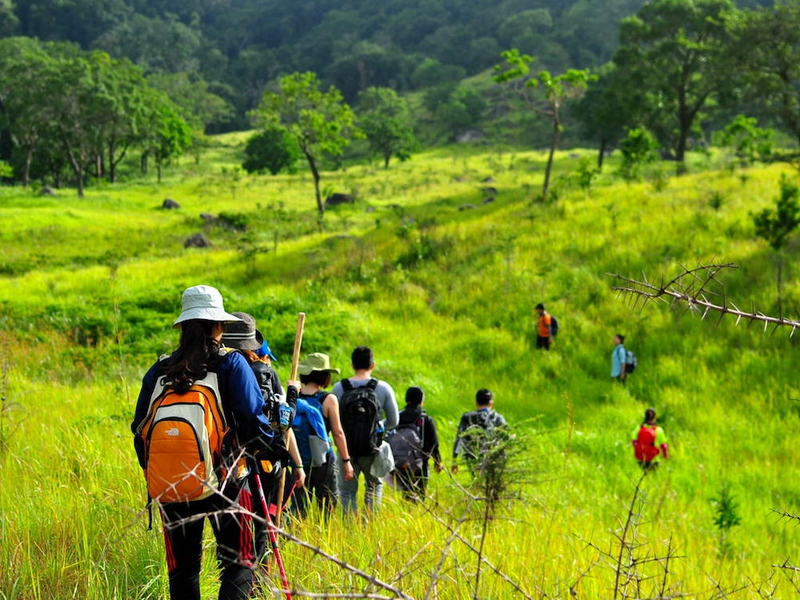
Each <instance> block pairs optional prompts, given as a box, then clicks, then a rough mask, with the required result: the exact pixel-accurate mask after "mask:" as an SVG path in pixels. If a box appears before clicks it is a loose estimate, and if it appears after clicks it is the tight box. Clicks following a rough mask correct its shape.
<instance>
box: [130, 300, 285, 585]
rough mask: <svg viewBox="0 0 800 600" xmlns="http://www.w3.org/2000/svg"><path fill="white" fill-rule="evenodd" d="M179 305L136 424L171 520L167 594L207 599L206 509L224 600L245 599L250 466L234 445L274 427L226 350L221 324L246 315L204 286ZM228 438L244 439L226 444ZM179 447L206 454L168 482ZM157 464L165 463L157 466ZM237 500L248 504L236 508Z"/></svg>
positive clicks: (249, 565) (139, 446)
mask: <svg viewBox="0 0 800 600" xmlns="http://www.w3.org/2000/svg"><path fill="white" fill-rule="evenodd" d="M181 305H182V310H181V313H180V316H179V317H178V318H177V319H176V320H175V322H174V323H173V327H175V328H180V329H181V339H180V343H179V345H178V348H177V349H176V350H175V351H174V352H173V353H172V354H170V355H169V356H166V357H162V358H161V359H160V360H159V361H158V362H156V363H155V364H154V365H153V366H152V367H150V369H149V370H148V371H147V374H146V375H145V376H144V378H143V380H142V389H141V391H140V393H139V399H138V402H137V404H136V413H135V416H134V419H133V423H132V424H131V429H132V431H133V432H134V434H135V436H136V437H135V438H134V446H135V447H136V452H137V455H138V457H139V462H140V464H141V465H142V467H143V468H144V469H145V476H146V479H147V481H148V493H149V494H150V496H151V497H152V498H153V500H154V501H156V503H157V504H158V506H159V508H160V513H161V519H162V522H163V524H164V539H165V546H166V552H167V569H168V572H169V588H170V597H171V598H172V599H173V600H200V565H201V557H202V548H203V546H202V543H203V523H204V521H205V516H207V517H208V519H209V521H210V522H211V527H212V529H213V530H214V535H215V537H216V540H217V559H218V562H219V566H220V569H221V573H220V590H219V598H220V599H221V600H240V599H242V600H243V599H245V598H248V597H249V596H250V592H251V589H252V585H253V564H254V562H253V561H254V552H253V539H252V523H251V517H250V512H251V510H252V508H251V507H252V499H251V495H250V491H249V489H248V486H247V485H246V483H245V482H246V479H245V477H244V476H245V475H246V473H245V472H244V471H240V470H239V469H238V468H237V467H238V465H237V463H236V460H235V457H233V454H232V453H233V452H234V450H233V448H234V447H236V446H238V448H236V449H237V450H239V451H241V448H257V447H258V446H259V445H260V442H259V440H263V439H264V438H265V437H266V438H269V437H270V436H271V435H272V432H271V429H270V426H269V423H268V422H267V419H266V417H265V416H264V415H263V413H262V408H263V404H264V400H263V397H262V395H261V390H260V389H259V387H258V383H257V382H256V378H255V376H254V375H253V371H252V370H251V369H250V366H249V365H248V364H247V360H245V358H244V357H243V356H242V355H241V354H239V353H238V352H225V351H224V350H220V339H221V337H222V333H223V330H224V324H225V323H230V322H235V321H238V320H239V319H238V318H237V317H235V316H234V315H232V314H230V313H228V312H226V311H225V309H224V307H223V302H222V296H221V295H220V293H219V291H218V290H216V289H215V288H213V287H211V286H207V285H197V286H193V287H190V288H188V289H186V291H184V292H183V297H182V299H181ZM209 390H211V392H213V394H208V391H209ZM176 398H177V401H176V400H175V399H176ZM197 398H201V399H200V400H196V399H197ZM203 398H205V400H203ZM215 410H216V411H217V412H216V413H215V412H214V411H215ZM197 411H199V415H200V416H199V417H197V414H198V412H197ZM209 414H212V417H213V418H211V417H209ZM198 431H202V434H200V433H198ZM187 432H188V433H187ZM223 439H224V443H223V441H222V440H223ZM230 439H236V441H237V442H238V444H233V445H231V444H229V443H228V440H230ZM171 444H172V445H171ZM193 444H195V445H196V447H195V446H193ZM215 444H217V445H215ZM231 446H232V447H231ZM176 448H179V449H180V451H181V452H184V454H183V455H181V456H188V454H186V452H188V451H187V450H186V448H191V449H192V451H193V452H195V454H193V455H191V456H198V455H199V458H198V459H196V461H195V462H196V465H195V466H194V467H192V466H191V464H186V463H187V462H188V463H191V462H192V461H190V460H186V459H185V458H184V459H183V463H182V464H183V468H184V469H185V470H186V469H188V470H187V471H186V472H185V473H184V474H183V475H182V476H180V475H179V477H178V479H175V478H174V477H173V479H171V480H170V479H169V478H168V477H167V476H165V475H164V474H163V473H167V472H168V470H169V468H170V467H169V461H170V460H175V459H171V457H172V456H174V455H176ZM204 448H205V451H204ZM215 448H216V449H215ZM198 449H199V450H198ZM209 455H210V456H211V457H213V460H208V459H209ZM232 457H233V458H232ZM212 462H213V466H211V467H209V464H211V463H212ZM157 469H163V470H164V471H163V472H162V473H161V474H154V471H156V470H157ZM202 469H206V470H205V471H203V470H202ZM198 471H199V472H200V473H199V474H198ZM165 481H166V482H168V485H166V486H165V485H162V484H163V483H164V482H165ZM223 482H224V485H222V483H223ZM159 486H161V487H159ZM162 488H163V489H162ZM154 490H156V491H157V493H154ZM237 506H238V507H241V509H242V510H241V511H237V510H231V508H232V507H237Z"/></svg>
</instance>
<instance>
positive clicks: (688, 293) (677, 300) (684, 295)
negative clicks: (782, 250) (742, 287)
mask: <svg viewBox="0 0 800 600" xmlns="http://www.w3.org/2000/svg"><path fill="white" fill-rule="evenodd" d="M682 268H683V271H682V272H681V273H680V274H679V275H678V276H677V277H674V278H673V279H671V280H669V281H667V282H664V281H662V282H661V283H660V284H659V285H654V284H652V283H650V282H649V281H648V280H647V276H646V275H645V274H644V273H643V274H642V280H638V279H634V278H632V277H626V276H624V275H619V274H614V273H608V276H609V277H613V278H614V279H616V280H617V281H619V282H620V284H619V285H616V286H613V287H612V288H611V289H613V290H614V291H616V292H619V294H620V296H621V297H624V298H626V299H628V301H629V303H630V305H631V306H632V307H633V308H644V307H645V306H646V305H647V304H649V303H650V302H653V301H658V302H663V303H664V304H668V305H670V306H676V305H685V306H686V307H687V309H688V310H689V311H692V312H695V313H698V314H700V315H701V318H702V319H705V318H706V317H707V316H708V315H709V314H710V313H716V314H719V318H718V319H717V325H719V323H720V322H721V321H722V319H723V318H724V317H725V315H732V316H734V317H736V324H737V325H738V324H739V322H740V321H742V319H744V320H745V321H747V322H748V327H749V326H750V325H752V324H753V323H756V322H758V323H763V324H764V331H766V330H767V329H768V328H769V327H773V330H772V333H775V331H777V329H778V328H779V327H790V328H791V332H790V333H789V337H791V336H792V335H794V331H795V329H797V328H798V327H800V321H798V320H795V319H787V318H785V317H784V316H783V314H780V315H778V316H777V317H774V316H770V315H767V314H764V313H763V312H761V311H758V310H756V308H755V306H754V305H751V309H750V310H749V311H747V310H742V309H740V308H739V307H738V306H736V304H734V303H733V302H729V301H728V299H727V297H726V296H725V288H724V286H723V285H722V283H721V282H720V281H719V280H718V279H717V275H718V274H719V273H720V272H721V271H723V270H725V269H736V268H737V266H736V265H735V264H733V263H724V264H709V265H700V266H697V267H695V268H694V269H688V268H686V267H682ZM712 286H713V287H715V288H716V289H718V290H719V291H718V292H713V291H711V290H710V288H711V287H712ZM709 296H712V297H714V296H716V297H719V296H721V301H719V300H715V301H712V300H710V299H709Z"/></svg>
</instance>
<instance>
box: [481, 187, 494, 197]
mask: <svg viewBox="0 0 800 600" xmlns="http://www.w3.org/2000/svg"><path fill="white" fill-rule="evenodd" d="M483 193H484V194H487V195H489V196H497V188H496V187H491V186H489V187H485V188H483Z"/></svg>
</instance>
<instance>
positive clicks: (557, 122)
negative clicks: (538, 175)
mask: <svg viewBox="0 0 800 600" xmlns="http://www.w3.org/2000/svg"><path fill="white" fill-rule="evenodd" d="M502 57H503V58H504V59H505V61H506V64H505V65H497V66H495V68H494V70H495V72H496V73H497V74H496V75H495V76H494V80H495V82H496V83H506V84H509V85H510V86H511V88H512V89H513V90H514V91H516V92H517V93H518V94H519V96H520V98H521V99H522V100H523V102H525V104H526V106H527V107H528V108H530V109H531V110H532V111H534V112H535V113H537V114H540V115H544V116H545V117H548V118H549V119H550V120H551V121H552V123H553V135H552V138H551V141H550V154H549V156H548V157H547V167H546V168H545V172H544V184H543V185H542V201H545V200H547V192H548V190H549V189H550V172H551V171H552V169H553V155H554V154H555V152H556V147H557V146H558V138H559V136H560V135H561V109H562V107H563V105H564V104H565V103H566V102H567V101H568V100H571V99H573V98H577V97H579V96H580V95H581V94H582V93H583V91H584V90H585V89H586V85H587V83H588V82H589V71H588V70H578V69H569V70H568V71H567V72H566V73H564V74H562V75H558V76H557V77H553V76H552V75H551V74H550V72H549V71H539V74H538V75H537V76H536V77H531V76H530V71H531V69H530V64H531V63H532V62H533V58H532V57H531V56H529V55H527V54H520V53H519V50H517V49H516V48H513V49H511V50H506V51H505V52H503V53H502ZM540 86H541V89H542V96H541V97H537V96H536V94H535V90H536V89H537V88H539V87H540Z"/></svg>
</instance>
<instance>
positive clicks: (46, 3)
mask: <svg viewBox="0 0 800 600" xmlns="http://www.w3.org/2000/svg"><path fill="white" fill-rule="evenodd" d="M642 4H643V0H605V1H603V2H598V1H593V0H469V1H465V0H303V1H302V2H299V1H298V2H287V1H286V0H238V1H237V2H235V3H234V2H231V1H230V0H221V1H214V2H211V1H209V0H13V1H12V2H0V36H12V35H22V36H28V37H36V38H38V39H41V40H47V41H71V42H75V43H77V44H78V45H79V46H80V47H81V48H82V49H84V50H90V49H98V50H104V51H106V52H108V53H109V54H110V55H111V56H113V57H115V58H127V59H128V60H130V61H131V62H132V63H134V64H136V65H138V66H140V67H141V68H142V69H144V71H145V74H146V75H148V76H149V75H151V74H153V73H169V74H175V73H185V74H188V75H190V76H191V78H192V79H193V80H194V81H198V80H202V81H204V82H207V83H206V85H207V87H208V90H209V91H210V92H211V93H213V94H215V95H217V96H218V97H220V98H222V99H224V100H225V102H226V103H227V104H228V105H229V106H231V107H233V110H232V111H231V112H230V113H228V114H226V115H220V117H219V118H218V119H216V120H214V122H213V126H212V128H211V131H210V132H213V131H219V130H220V129H221V128H228V129H237V128H239V129H241V128H242V127H243V126H246V125H247V119H246V116H245V115H246V113H247V112H248V111H250V110H252V109H255V108H256V107H257V105H258V103H259V102H260V100H261V96H262V93H263V91H264V89H265V86H266V85H267V84H268V83H269V82H271V81H276V80H277V79H279V78H280V77H283V76H285V75H288V74H291V73H293V72H306V71H312V72H314V73H316V74H317V75H318V76H319V77H320V78H321V79H322V81H324V82H325V83H326V84H332V85H335V86H336V87H337V88H338V89H339V90H340V92H341V93H342V95H343V97H344V98H345V100H346V101H347V102H351V103H352V102H354V101H355V100H356V97H357V96H358V94H359V93H360V92H364V91H366V90H367V89H368V88H370V87H390V88H392V89H394V90H396V91H401V92H402V91H408V90H418V89H426V88H429V87H432V86H434V85H439V84H443V83H448V82H457V81H459V80H461V79H462V78H463V77H465V76H469V75H474V74H476V73H479V72H481V71H483V70H485V69H487V68H491V67H492V66H493V65H494V64H495V63H496V62H497V57H498V56H499V54H500V52H501V51H502V50H504V49H507V48H510V47H516V48H520V49H521V50H522V51H523V52H527V53H530V54H535V55H536V56H537V57H538V58H539V61H540V64H542V65H543V67H544V68H547V69H549V70H550V71H551V72H562V71H564V70H565V69H567V68H569V67H575V68H586V67H592V66H597V65H600V64H603V63H605V62H607V61H609V60H610V59H611V58H612V56H613V55H614V51H615V50H616V46H617V39H618V31H619V23H620V20H621V19H622V18H624V17H626V16H628V15H631V14H633V13H634V12H635V11H636V10H637V9H638V8H639V7H640V6H641V5H642ZM173 99H174V97H173ZM451 108H452V107H451ZM446 112H447V111H446ZM451 112H452V111H451ZM456 112H458V111H456ZM450 116H451V117H453V115H452V114H450Z"/></svg>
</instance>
